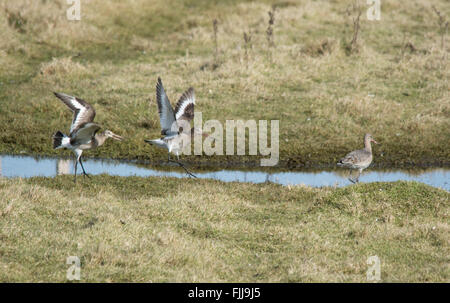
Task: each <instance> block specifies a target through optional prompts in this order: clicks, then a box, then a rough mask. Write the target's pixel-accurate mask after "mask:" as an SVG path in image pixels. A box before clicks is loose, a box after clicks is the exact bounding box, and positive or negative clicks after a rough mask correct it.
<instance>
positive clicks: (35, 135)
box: [0, 0, 450, 167]
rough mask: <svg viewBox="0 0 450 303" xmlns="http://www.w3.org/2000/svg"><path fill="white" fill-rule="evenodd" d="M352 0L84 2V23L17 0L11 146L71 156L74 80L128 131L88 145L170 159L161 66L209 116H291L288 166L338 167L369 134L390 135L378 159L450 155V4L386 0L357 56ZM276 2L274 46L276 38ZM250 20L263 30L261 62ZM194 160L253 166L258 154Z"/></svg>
mask: <svg viewBox="0 0 450 303" xmlns="http://www.w3.org/2000/svg"><path fill="white" fill-rule="evenodd" d="M350 2H351V1H309V2H296V1H285V2H280V1H264V2H261V3H256V2H250V1H215V2H210V1H200V2H197V1H187V0H186V1H175V0H171V1H169V3H168V1H155V2H154V3H153V2H152V5H149V4H148V3H147V2H146V1H143V0H142V1H130V2H127V1H112V2H110V3H108V4H104V1H99V0H95V1H89V2H88V3H83V4H82V20H81V21H79V22H76V21H72V22H69V21H67V20H66V14H65V13H66V11H65V10H66V6H65V5H64V4H61V2H60V1H56V0H55V1H51V0H48V1H34V2H33V3H32V4H29V3H28V2H27V4H25V1H24V0H20V1H6V2H3V3H2V4H0V32H1V33H2V34H1V35H0V66H1V67H2V68H1V69H0V103H1V106H0V153H25V154H41V155H56V154H61V151H54V150H52V144H51V135H52V134H53V132H55V131H56V130H58V129H60V130H62V131H65V132H67V130H68V128H69V123H70V121H71V113H70V111H69V110H68V109H67V108H66V107H65V106H64V105H63V104H62V103H61V102H60V101H59V100H57V99H56V98H55V97H54V96H53V94H52V92H53V91H60V92H65V93H68V94H72V95H76V96H79V97H81V98H83V99H86V100H87V101H88V102H90V103H92V104H93V106H94V107H95V108H96V110H97V118H96V121H98V122H99V123H101V124H102V125H103V126H104V127H105V128H107V129H110V130H112V131H114V132H116V133H118V134H121V135H123V136H125V137H127V138H128V140H127V141H125V142H122V143H120V144H119V143H117V142H108V143H107V144H106V145H105V146H102V147H101V148H99V149H98V150H95V151H89V152H87V153H86V156H94V157H103V158H122V159H141V160H151V161H160V160H164V159H165V152H164V151H162V150H159V149H156V148H151V147H150V146H148V145H145V143H144V142H143V139H144V138H152V137H157V136H158V134H159V122H158V116H157V107H156V102H155V83H156V79H157V77H158V76H161V77H162V79H163V81H164V83H165V86H166V90H167V91H168V94H169V97H170V99H171V100H172V102H173V103H174V102H175V101H176V100H177V99H178V97H179V96H180V95H181V93H182V92H183V91H184V90H186V89H187V88H188V87H189V86H193V87H194V88H195V90H196V96H197V100H196V103H197V105H196V111H201V112H202V113H203V120H204V121H205V120H207V119H218V120H219V121H221V122H225V120H227V119H234V120H237V119H243V120H248V119H255V120H260V119H267V120H270V119H277V120H280V166H289V167H296V166H298V167H305V166H309V167H311V166H317V165H330V164H333V163H335V162H336V160H337V159H339V158H340V157H342V156H344V155H345V154H346V153H347V152H348V151H350V150H353V149H356V148H360V147H361V146H362V137H363V135H364V133H366V132H371V133H372V134H373V136H374V138H375V139H376V140H377V141H378V142H380V145H378V146H376V147H375V148H374V154H375V158H374V163H375V165H380V166H402V165H403V166H406V165H410V164H415V165H419V164H420V165H427V164H434V165H448V163H449V158H450V157H449V149H448V148H445V144H444V143H445V142H449V141H450V132H449V131H448V129H449V128H450V120H449V119H448V117H449V114H450V112H449V110H450V98H449V94H448V92H449V87H448V79H449V71H450V69H449V68H448V60H445V59H444V58H445V56H448V46H447V48H446V49H442V48H441V47H440V33H439V28H438V25H437V17H436V16H435V15H434V12H433V11H432V9H431V5H435V6H436V7H437V8H438V9H439V10H440V11H441V12H442V14H443V15H446V16H448V15H449V12H450V5H449V3H448V2H447V1H442V0H433V1H416V2H414V3H397V2H395V1H385V2H383V5H382V20H381V21H379V22H370V21H368V20H366V18H365V8H364V9H363V10H364V11H363V14H362V18H361V33H360V36H359V38H360V41H359V42H360V43H359V44H360V49H359V52H358V53H355V54H351V55H347V54H346V51H345V45H346V44H347V43H348V42H349V40H350V39H351V36H352V26H351V18H350V17H348V16H347V15H346V13H345V9H346V7H347V5H348V4H349V3H350ZM169 4H170V5H169ZM271 4H276V5H277V10H276V15H275V25H274V37H273V39H274V42H275V47H273V48H269V47H268V44H267V40H266V29H267V25H268V24H267V22H268V14H267V12H268V11H269V10H270V7H271ZM361 5H363V7H365V1H362V2H361ZM242 16H246V17H245V18H242ZM215 18H216V19H218V48H219V53H218V57H217V58H214V42H213V32H212V31H213V29H212V28H213V27H212V20H213V19H215ZM244 31H245V32H247V33H249V34H250V35H251V37H252V39H251V47H250V49H249V53H248V57H249V60H248V66H249V69H248V70H247V69H246V66H247V63H246V62H245V56H244V41H243V32H244ZM324 41H327V48H326V50H325V51H324V50H323V42H324ZM408 42H410V43H412V44H413V45H414V47H415V50H414V51H411V50H409V49H407V48H406V49H405V45H406V44H407V43H408ZM215 62H216V63H217V64H218V66H217V68H215V69H213V68H212V66H213V63H215ZM368 95H374V97H369V96H368ZM149 98H150V102H149ZM185 161H188V162H208V163H217V164H222V163H226V162H230V161H232V162H233V163H241V164H242V165H245V164H246V163H250V162H251V163H253V162H255V157H248V156H247V157H246V156H233V157H225V156H212V157H193V156H191V157H185Z"/></svg>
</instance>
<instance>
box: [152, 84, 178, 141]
mask: <svg viewBox="0 0 450 303" xmlns="http://www.w3.org/2000/svg"><path fill="white" fill-rule="evenodd" d="M156 101H157V103H158V113H159V122H160V123H161V134H162V135H168V134H170V133H172V132H174V131H175V132H177V130H172V125H173V123H176V119H175V114H174V113H173V109H172V105H170V102H169V98H168V97H167V95H166V92H165V91H164V86H163V84H162V81H161V78H159V77H158V83H157V84H156ZM175 126H176V125H175ZM175 129H177V127H175Z"/></svg>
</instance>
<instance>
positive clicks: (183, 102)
mask: <svg viewBox="0 0 450 303" xmlns="http://www.w3.org/2000/svg"><path fill="white" fill-rule="evenodd" d="M194 104H195V94H194V89H193V88H192V87H190V88H189V89H188V90H187V91H185V92H184V94H183V95H181V98H180V100H178V103H177V106H175V118H176V119H177V121H179V120H180V119H183V120H186V121H188V122H190V121H191V120H192V119H193V118H194Z"/></svg>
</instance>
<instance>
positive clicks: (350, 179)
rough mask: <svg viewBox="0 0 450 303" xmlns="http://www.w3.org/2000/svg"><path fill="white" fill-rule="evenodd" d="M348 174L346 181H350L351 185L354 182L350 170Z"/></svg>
mask: <svg viewBox="0 0 450 303" xmlns="http://www.w3.org/2000/svg"><path fill="white" fill-rule="evenodd" d="M349 172H350V173H349V177H348V180H349V181H350V182H352V183H353V184H355V183H356V182H355V180H354V179H352V170H351V169H350V171H349Z"/></svg>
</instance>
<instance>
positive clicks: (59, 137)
mask: <svg viewBox="0 0 450 303" xmlns="http://www.w3.org/2000/svg"><path fill="white" fill-rule="evenodd" d="M54 94H55V96H56V97H58V98H59V99H60V100H61V101H62V102H64V104H66V105H67V106H68V107H69V108H70V110H72V111H73V120H72V125H71V127H70V133H69V135H68V136H67V135H65V134H63V133H62V132H60V131H57V132H56V133H55V134H54V135H53V148H54V149H59V148H67V149H70V150H72V151H73V152H74V153H75V182H76V181H77V165H78V162H80V165H81V168H82V169H83V175H84V176H88V174H87V173H86V171H85V170H84V167H83V162H82V161H81V154H82V153H83V150H85V149H92V148H97V147H98V146H100V145H102V144H103V143H105V141H106V139H108V138H112V139H115V140H119V141H121V140H122V139H123V138H122V137H121V136H119V135H116V134H114V133H113V132H112V131H110V130H105V131H104V132H101V133H98V131H99V130H100V126H99V125H98V124H96V123H94V122H93V121H94V118H95V110H94V108H93V107H92V106H91V105H90V104H88V103H87V102H86V101H84V100H81V99H79V98H77V97H72V96H69V95H66V94H62V93H54Z"/></svg>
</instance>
